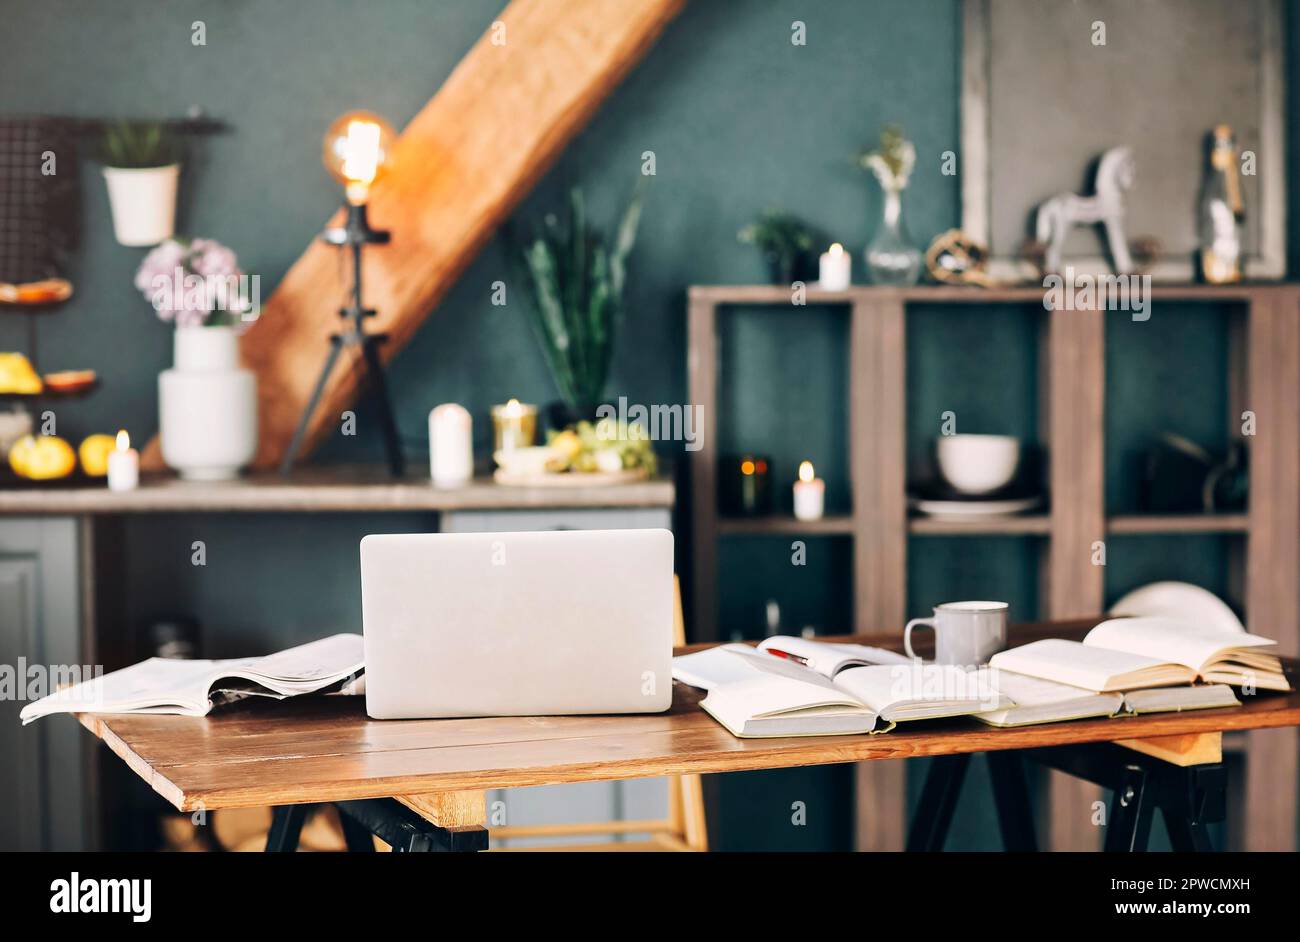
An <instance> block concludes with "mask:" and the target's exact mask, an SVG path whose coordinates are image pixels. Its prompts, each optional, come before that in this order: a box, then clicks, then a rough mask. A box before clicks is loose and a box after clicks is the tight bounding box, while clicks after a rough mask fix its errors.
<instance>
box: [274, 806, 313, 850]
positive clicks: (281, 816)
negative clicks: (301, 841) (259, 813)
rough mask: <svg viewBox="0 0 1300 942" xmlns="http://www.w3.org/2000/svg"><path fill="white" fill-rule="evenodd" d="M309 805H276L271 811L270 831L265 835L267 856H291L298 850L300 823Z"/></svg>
mask: <svg viewBox="0 0 1300 942" xmlns="http://www.w3.org/2000/svg"><path fill="white" fill-rule="evenodd" d="M310 809H311V805H276V806H275V807H274V808H273V809H271V830H270V831H268V832H267V834H266V852H267V853H268V854H292V853H293V852H294V851H296V850H297V849H298V838H299V837H300V836H301V834H302V823H303V821H305V820H306V819H307V812H308V811H309V810H310Z"/></svg>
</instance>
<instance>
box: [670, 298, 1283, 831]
mask: <svg viewBox="0 0 1300 942" xmlns="http://www.w3.org/2000/svg"><path fill="white" fill-rule="evenodd" d="M1152 294H1153V298H1152V300H1154V301H1155V302H1156V307H1155V310H1154V313H1153V314H1152V316H1153V317H1159V316H1160V307H1159V305H1160V303H1161V302H1179V301H1196V302H1208V303H1216V304H1220V305H1223V306H1225V307H1226V308H1228V309H1229V310H1230V311H1231V312H1232V313H1233V314H1234V319H1233V321H1232V324H1233V325H1235V326H1233V327H1232V329H1231V330H1230V335H1229V336H1230V349H1229V351H1228V386H1229V390H1230V393H1229V398H1230V403H1229V405H1230V408H1231V410H1232V413H1233V414H1234V415H1240V412H1241V411H1243V410H1246V409H1249V410H1251V411H1253V412H1254V413H1255V416H1256V434H1255V436H1254V437H1253V438H1252V439H1251V440H1250V444H1251V449H1250V451H1251V454H1250V460H1251V504H1250V509H1249V511H1248V512H1247V513H1244V514H1218V515H1215V514H1209V515H1202V514H1188V515H1170V516H1142V515H1130V514H1121V515H1112V516H1108V514H1107V511H1106V506H1105V474H1104V470H1105V467H1104V454H1105V444H1106V443H1105V424H1104V408H1105V379H1106V369H1105V313H1106V312H1105V309H1104V307H1101V306H1098V307H1096V308H1095V309H1092V310H1077V309H1074V310H1055V309H1048V308H1047V307H1046V306H1045V305H1044V291H1043V289H1042V288H1039V287H1034V286H1027V287H1013V288H997V289H981V288H962V287H947V286H925V287H914V288H901V289H899V288H880V287H856V286H855V287H851V288H849V289H847V290H845V291H822V290H820V289H818V288H816V287H814V286H810V287H808V288H807V289H806V291H805V293H804V295H803V301H804V303H806V304H808V305H842V306H844V307H845V308H847V311H848V316H849V318H850V329H849V336H850V341H849V350H848V357H849V377H850V380H849V383H850V388H849V391H848V393H849V422H850V427H851V434H850V435H849V436H848V442H849V450H850V452H849V474H850V479H851V497H852V510H851V512H850V513H849V514H848V515H846V516H839V517H832V518H828V519H826V520H823V521H819V522H818V523H816V524H805V523H801V522H799V521H795V520H793V519H792V518H766V519H762V520H753V519H746V520H743V521H741V520H731V519H726V518H722V517H720V516H719V515H718V512H717V467H718V458H719V454H718V441H717V426H718V423H717V421H716V420H714V421H711V422H708V423H706V425H705V428H704V433H703V441H702V443H701V448H700V449H699V450H698V451H696V452H694V453H693V454H692V456H691V469H690V479H691V511H690V512H691V519H692V522H693V532H692V544H691V545H692V554H693V579H692V607H693V616H694V617H693V620H692V625H693V626H695V629H694V630H695V631H696V632H697V639H696V640H708V639H716V638H717V637H718V631H717V624H716V622H717V611H718V609H717V599H718V595H717V592H718V586H717V542H718V539H719V537H720V536H723V535H729V536H731V535H743V534H800V533H804V534H809V535H814V534H815V535H821V534H839V535H843V536H846V537H848V538H850V539H852V540H853V557H854V561H853V574H854V587H853V599H854V616H853V624H852V628H853V630H854V631H855V632H858V633H869V632H872V631H880V630H887V629H891V628H897V629H899V630H901V628H902V625H903V623H904V621H905V619H906V617H907V615H908V612H907V546H908V539H909V537H910V536H911V535H914V534H915V535H933V536H957V535H971V536H975V535H983V536H987V535H1010V536H1014V535H1024V536H1028V537H1036V538H1041V539H1042V540H1043V543H1044V554H1043V559H1044V563H1043V567H1042V568H1043V579H1044V592H1043V593H1042V598H1043V600H1044V608H1045V611H1044V612H1041V613H1040V614H1041V615H1042V616H1043V617H1046V618H1051V619H1064V618H1076V617H1088V616H1092V615H1096V614H1098V613H1100V612H1101V611H1102V610H1103V608H1104V603H1105V598H1104V582H1103V577H1104V569H1103V567H1101V566H1097V565H1093V562H1092V559H1093V544H1094V542H1095V541H1097V540H1104V539H1106V537H1107V536H1109V535H1130V534H1194V533H1224V534H1239V535H1241V536H1243V537H1244V540H1243V542H1244V544H1245V547H1244V552H1245V557H1244V560H1243V564H1242V566H1241V568H1242V571H1243V582H1244V589H1243V595H1244V598H1245V602H1246V605H1245V607H1246V614H1247V623H1248V626H1249V627H1251V628H1252V629H1255V630H1258V631H1259V632H1260V633H1261V634H1264V635H1267V636H1269V637H1273V638H1277V639H1278V641H1279V642H1280V644H1281V649H1282V651H1283V652H1284V653H1288V654H1296V653H1297V650H1298V649H1300V405H1298V403H1300V285H1292V284H1241V285H1231V286H1209V285H1165V286H1155V287H1154V288H1153V291H1152ZM793 300H794V296H793V293H792V291H791V290H790V289H788V288H785V287H782V286H767V285H735V286H727V285H699V286H693V287H692V288H691V289H690V291H689V294H688V328H687V329H688V343H689V351H688V360H687V372H688V377H689V386H690V401H691V402H692V403H695V404H699V405H702V406H703V407H704V408H705V410H706V414H707V415H710V416H716V415H717V411H716V406H717V402H718V372H719V357H718V333H717V313H718V309H719V308H720V307H722V306H726V305H779V304H791V303H792V302H793ZM1102 303H1104V299H1103V301H1102ZM912 304H930V305H933V304H944V305H959V306H961V308H962V309H961V310H960V311H959V312H955V313H954V316H961V317H970V316H977V310H976V308H977V306H978V305H981V304H1023V305H1026V306H1031V307H1033V308H1036V309H1038V310H1040V311H1041V313H1042V318H1043V332H1042V339H1043V345H1042V351H1043V352H1042V355H1041V357H1040V367H1039V369H1040V377H1039V379H1040V382H1039V390H1040V393H1039V394H1040V397H1041V399H1042V402H1041V408H1040V414H1041V415H1043V416H1044V417H1045V419H1046V421H1045V427H1044V428H1043V430H1042V432H1043V434H1042V436H1041V437H1042V438H1043V440H1044V442H1045V443H1046V445H1047V447H1048V452H1049V459H1050V460H1049V463H1048V489H1049V492H1050V497H1051V509H1050V510H1049V511H1048V512H1046V513H1041V512H1040V513H1038V514H1029V515H1026V516H1023V517H1007V518H1000V519H997V520H979V521H975V520H972V521H964V520H939V519H929V518H923V517H909V516H908V513H907V509H906V486H907V481H906V444H907V443H906V421H905V418H906V394H907V388H906V376H905V372H904V371H905V365H906V331H905V323H906V321H905V318H906V311H907V307H908V305H912ZM1247 751H1248V762H1249V768H1250V774H1249V775H1248V776H1247V778H1246V792H1245V798H1244V802H1243V803H1244V805H1245V807H1246V808H1248V809H1249V815H1248V816H1247V818H1246V821H1245V823H1244V841H1243V844H1244V845H1245V846H1247V847H1250V848H1251V849H1261V850H1262V849H1292V848H1293V845H1294V835H1295V831H1296V807H1295V805H1296V801H1295V798H1296V793H1297V784H1298V783H1300V768H1298V760H1297V748H1296V734H1295V731H1294V730H1290V731H1280V732H1278V731H1269V732H1255V733H1251V734H1250V735H1249V743H1248V750H1247ZM858 781H859V786H858V795H859V798H858V834H857V844H858V846H859V847H860V848H863V849H881V850H884V849H899V848H901V847H902V843H903V827H904V821H905V814H904V809H905V799H906V794H905V788H904V785H905V782H904V778H903V770H902V767H901V763H895V762H876V763H866V764H864V765H862V766H859V776H858ZM1097 797H1098V796H1097V792H1096V791H1095V789H1093V788H1092V787H1091V786H1083V785H1082V784H1081V783H1078V782H1077V781H1075V780H1067V779H1065V778H1063V777H1054V779H1053V782H1052V785H1051V788H1050V797H1049V805H1050V807H1051V814H1050V824H1051V832H1050V839H1049V843H1050V846H1052V847H1054V848H1057V849H1080V848H1085V847H1089V846H1096V844H1097V842H1098V834H1097V828H1095V827H1093V826H1092V824H1091V822H1090V815H1089V813H1088V812H1089V810H1090V802H1091V801H1092V800H1095V799H1096V798H1097Z"/></svg>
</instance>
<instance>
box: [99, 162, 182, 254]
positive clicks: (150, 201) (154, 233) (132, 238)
mask: <svg viewBox="0 0 1300 942" xmlns="http://www.w3.org/2000/svg"><path fill="white" fill-rule="evenodd" d="M180 172H181V165H180V164H172V165H171V166H168V167H144V168H141V169H133V168H127V167H105V168H104V182H105V183H107V184H108V205H109V207H110V209H112V212H113V234H114V235H115V236H117V241H118V242H120V243H121V244H122V245H157V244H158V243H159V242H161V241H163V239H170V238H171V236H172V231H173V230H174V228H175V223H176V183H177V181H178V180H179V179H180Z"/></svg>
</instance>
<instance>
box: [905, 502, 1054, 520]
mask: <svg viewBox="0 0 1300 942" xmlns="http://www.w3.org/2000/svg"><path fill="white" fill-rule="evenodd" d="M907 503H908V506H910V507H911V508H913V509H914V510H916V511H918V512H919V513H923V514H926V515H927V516H930V517H1005V516H1008V515H1010V514H1019V513H1024V512H1025V511H1026V510H1033V509H1034V508H1035V507H1037V506H1038V505H1039V504H1041V503H1042V498H1041V497H1020V498H1017V499H1015V500H922V499H921V498H919V497H909V498H908V499H907Z"/></svg>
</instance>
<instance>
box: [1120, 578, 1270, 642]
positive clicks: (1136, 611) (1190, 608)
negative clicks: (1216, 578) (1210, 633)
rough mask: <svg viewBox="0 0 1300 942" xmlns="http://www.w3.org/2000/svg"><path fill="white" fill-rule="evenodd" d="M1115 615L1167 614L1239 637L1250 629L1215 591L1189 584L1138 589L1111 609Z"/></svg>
mask: <svg viewBox="0 0 1300 942" xmlns="http://www.w3.org/2000/svg"><path fill="white" fill-rule="evenodd" d="M1110 614H1112V615H1166V616H1168V617H1170V618H1179V619H1182V620H1184V621H1193V622H1196V623H1197V624H1201V625H1206V626H1208V627H1214V628H1218V629H1220V630H1221V631H1223V632H1224V633H1225V634H1239V633H1241V632H1244V631H1245V630H1246V626H1245V625H1243V624H1242V623H1241V619H1239V618H1238V617H1237V616H1236V615H1235V614H1234V613H1233V611H1232V609H1231V608H1229V607H1228V605H1227V603H1226V602H1224V601H1223V599H1221V598H1219V597H1218V596H1217V595H1215V594H1214V593H1213V592H1210V591H1208V590H1206V589H1202V588H1201V587H1200V586H1198V585H1192V584H1191V583H1188V582H1153V583H1151V584H1150V585H1144V586H1141V587H1140V588H1137V589H1134V590H1133V591H1132V592H1130V593H1129V594H1128V595H1126V596H1124V597H1123V598H1122V599H1120V600H1119V601H1118V602H1116V603H1115V604H1114V605H1112V606H1111V607H1110Z"/></svg>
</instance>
